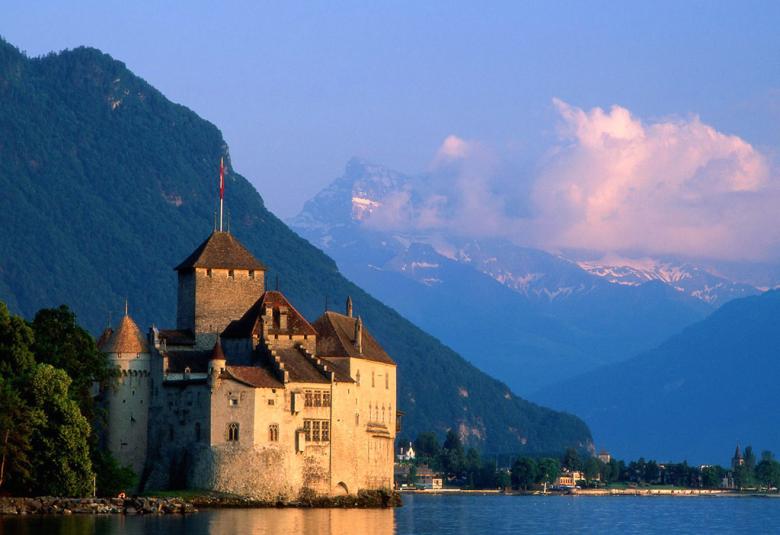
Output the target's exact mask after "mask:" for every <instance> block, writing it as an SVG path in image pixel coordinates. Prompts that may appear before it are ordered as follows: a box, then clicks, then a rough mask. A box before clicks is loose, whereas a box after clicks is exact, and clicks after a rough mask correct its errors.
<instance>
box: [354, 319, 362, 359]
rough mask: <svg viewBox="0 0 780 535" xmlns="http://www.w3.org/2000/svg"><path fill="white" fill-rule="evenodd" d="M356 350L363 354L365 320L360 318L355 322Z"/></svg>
mask: <svg viewBox="0 0 780 535" xmlns="http://www.w3.org/2000/svg"><path fill="white" fill-rule="evenodd" d="M355 349H357V352H358V353H363V320H362V319H361V318H360V317H358V319H357V321H356V322H355Z"/></svg>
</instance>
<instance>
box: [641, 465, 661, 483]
mask: <svg viewBox="0 0 780 535" xmlns="http://www.w3.org/2000/svg"><path fill="white" fill-rule="evenodd" d="M660 476H661V470H660V468H658V463H657V462H655V461H653V460H650V461H648V462H647V463H646V464H645V472H644V475H643V477H642V479H643V480H644V481H646V482H647V483H657V482H658V478H659V477H660Z"/></svg>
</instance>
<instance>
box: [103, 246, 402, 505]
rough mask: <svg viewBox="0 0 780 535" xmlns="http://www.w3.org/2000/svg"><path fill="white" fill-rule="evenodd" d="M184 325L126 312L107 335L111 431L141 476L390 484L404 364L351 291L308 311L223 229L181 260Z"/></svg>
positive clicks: (161, 482) (167, 483)
mask: <svg viewBox="0 0 780 535" xmlns="http://www.w3.org/2000/svg"><path fill="white" fill-rule="evenodd" d="M176 271H177V273H178V300H177V313H176V328H175V329H157V328H154V327H152V328H151V329H150V330H149V332H148V334H147V335H143V334H142V333H141V331H140V330H139V329H138V327H137V326H136V324H135V323H134V322H133V320H132V319H131V318H130V316H129V315H128V314H127V313H125V316H124V318H123V319H122V321H121V323H120V324H119V326H118V327H117V328H116V330H112V329H107V330H106V332H105V333H104V334H103V336H101V338H100V340H99V347H100V348H101V350H102V351H104V352H105V353H107V354H108V357H109V359H110V361H111V363H112V364H113V365H114V366H115V367H116V369H117V370H118V371H119V374H120V377H119V382H118V385H117V386H116V387H115V388H113V389H112V390H110V391H109V392H107V393H106V399H107V407H108V436H107V444H108V447H109V449H110V450H111V452H112V453H113V454H114V455H115V457H116V458H117V459H118V460H119V461H120V462H121V463H122V464H129V465H130V466H132V468H133V469H134V470H135V472H136V473H137V474H139V476H140V480H141V482H140V485H141V486H142V487H143V488H146V489H165V488H175V489H180V488H201V489H211V490H217V491H224V492H231V493H237V494H242V495H246V496H252V497H255V498H258V499H268V500H277V499H292V498H295V497H297V496H299V495H300V494H301V493H302V492H315V493H317V494H323V495H338V494H347V493H353V494H354V493H356V492H357V491H358V490H361V489H378V488H389V487H392V485H393V442H394V439H395V433H396V408H397V405H396V366H395V363H394V362H393V360H392V359H391V358H390V357H389V356H388V354H387V353H386V352H385V351H384V350H383V349H382V347H381V346H380V345H379V343H378V342H377V341H376V340H375V339H374V338H373V337H372V336H371V334H370V333H369V331H368V329H367V328H366V327H365V326H364V325H363V322H362V320H361V319H360V318H359V317H355V316H354V315H353V313H352V303H351V300H349V299H348V300H347V306H346V310H345V313H344V314H340V313H336V312H330V311H326V312H325V313H324V314H323V315H322V316H321V317H320V318H319V319H317V320H316V321H315V322H314V323H309V321H307V320H306V318H304V317H303V316H302V315H301V314H300V313H299V312H298V311H297V310H296V309H295V307H294V306H293V305H292V304H291V303H290V302H289V301H288V300H287V298H286V297H285V296H284V295H283V294H282V293H281V292H279V291H268V290H266V289H265V267H264V266H263V264H262V263H261V262H260V261H258V260H257V259H256V258H254V257H253V256H252V254H251V253H250V252H249V251H248V250H247V249H246V248H245V247H244V246H243V245H242V244H241V243H239V241H238V240H237V239H236V238H235V237H234V236H233V235H231V234H230V233H228V232H222V231H215V232H213V233H212V234H211V235H210V236H209V237H208V238H207V239H206V241H204V242H203V243H202V244H201V245H200V246H199V247H198V248H197V249H196V250H195V251H194V252H193V253H192V254H191V255H190V256H189V257H188V258H186V259H185V260H184V261H183V262H182V263H181V264H179V265H178V266H177V267H176Z"/></svg>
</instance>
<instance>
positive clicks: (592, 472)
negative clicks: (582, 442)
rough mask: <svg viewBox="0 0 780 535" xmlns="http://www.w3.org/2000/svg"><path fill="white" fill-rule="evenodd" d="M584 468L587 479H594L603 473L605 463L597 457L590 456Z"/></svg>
mask: <svg viewBox="0 0 780 535" xmlns="http://www.w3.org/2000/svg"><path fill="white" fill-rule="evenodd" d="M583 470H584V472H585V479H587V480H588V481H593V480H594V479H597V478H598V477H599V476H600V475H603V472H604V463H602V462H601V461H599V460H598V459H597V458H596V457H588V459H587V460H586V461H585V466H584V468H583Z"/></svg>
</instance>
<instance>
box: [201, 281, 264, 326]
mask: <svg viewBox="0 0 780 535" xmlns="http://www.w3.org/2000/svg"><path fill="white" fill-rule="evenodd" d="M210 272H211V275H209V274H208V270H206V269H202V268H197V269H196V270H195V288H194V290H195V298H194V308H195V310H194V314H193V315H194V325H195V329H194V330H195V332H196V333H199V332H210V333H218V332H222V330H224V328H225V327H227V325H228V323H230V322H231V321H233V320H237V319H239V318H240V317H241V316H243V314H244V313H245V312H246V311H247V310H248V309H249V307H251V306H252V305H253V304H254V303H255V301H257V300H258V299H259V298H260V297H261V296H262V294H263V291H264V289H265V281H264V275H263V272H262V271H255V272H254V278H250V276H249V271H247V270H240V269H236V270H232V273H233V276H232V277H231V276H230V271H229V270H227V269H212V270H210Z"/></svg>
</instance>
